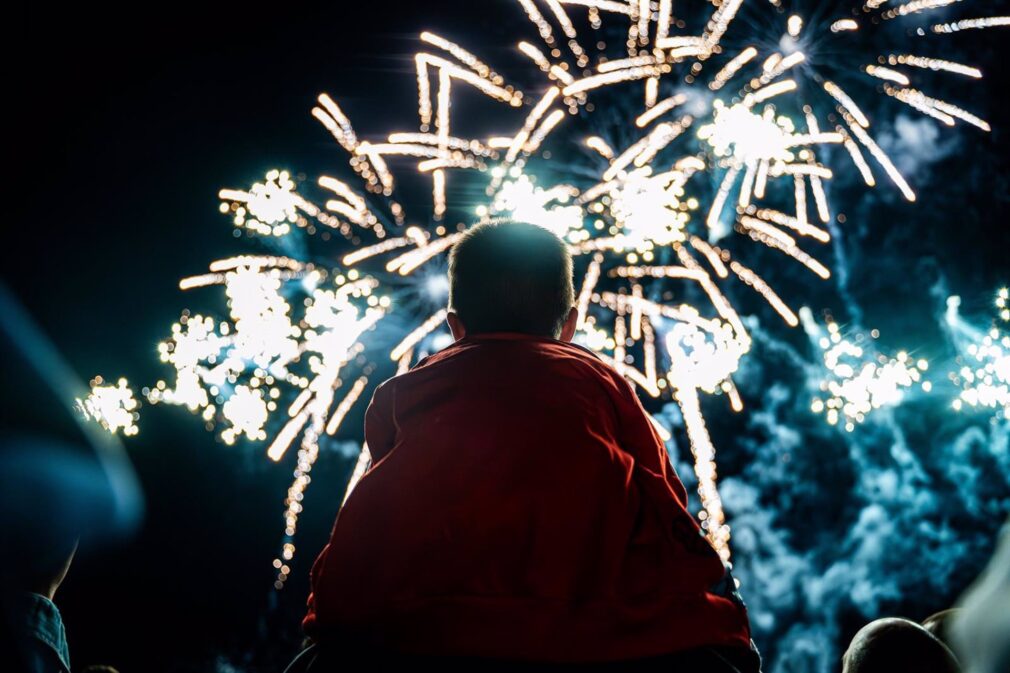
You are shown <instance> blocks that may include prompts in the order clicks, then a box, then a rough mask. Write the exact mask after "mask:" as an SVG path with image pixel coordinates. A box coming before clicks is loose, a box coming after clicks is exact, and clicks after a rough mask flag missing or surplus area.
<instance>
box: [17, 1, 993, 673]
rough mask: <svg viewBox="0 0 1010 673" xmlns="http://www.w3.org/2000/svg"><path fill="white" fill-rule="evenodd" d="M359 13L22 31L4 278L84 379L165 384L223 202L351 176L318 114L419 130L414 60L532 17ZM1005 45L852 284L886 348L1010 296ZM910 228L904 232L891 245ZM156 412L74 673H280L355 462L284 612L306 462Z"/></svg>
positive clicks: (318, 497) (48, 18)
mask: <svg viewBox="0 0 1010 673" xmlns="http://www.w3.org/2000/svg"><path fill="white" fill-rule="evenodd" d="M347 4H348V3H336V2H334V3H330V5H329V6H328V7H327V8H320V7H315V6H311V7H310V6H308V5H304V6H303V5H297V4H296V5H290V4H289V5H276V6H274V7H273V9H272V10H271V11H269V12H265V11H262V10H253V9H252V7H251V6H247V5H239V4H235V5H232V6H218V7H214V8H207V7H201V8H199V9H196V8H193V9H185V8H182V7H180V6H178V5H175V4H163V5H160V6H159V7H158V8H157V10H156V11H152V9H150V8H144V9H141V8H139V7H138V8H135V9H130V10H113V9H106V8H102V7H98V6H95V5H90V6H87V7H85V6H76V7H72V8H70V9H66V10H59V11H57V10H55V9H53V8H45V9H43V8H41V7H40V8H37V9H32V10H30V11H29V12H28V14H27V16H23V17H22V19H21V22H20V26H19V31H20V32H23V33H27V35H23V37H25V38H27V40H28V43H29V44H30V45H32V46H31V49H30V50H29V51H26V52H25V53H24V54H22V55H21V56H20V57H19V59H18V60H17V61H16V63H15V64H14V68H13V79H14V88H15V93H14V95H12V96H10V97H9V98H8V103H7V106H6V107H7V109H8V110H9V111H11V112H13V113H14V116H15V120H14V121H13V122H8V124H7V125H6V136H7V143H8V145H10V144H13V145H14V157H13V160H9V161H8V166H9V168H12V169H13V171H14V173H13V175H12V176H11V178H10V181H9V182H8V190H7V193H8V197H7V199H8V203H13V204H14V206H15V214H14V216H13V217H11V215H10V214H8V217H7V222H6V234H7V236H6V239H5V245H4V246H2V247H3V255H4V258H5V263H4V265H3V274H4V281H5V282H7V283H8V284H9V285H10V286H11V287H12V288H13V290H14V291H15V292H16V293H17V294H18V295H19V297H20V298H21V300H22V301H23V302H24V304H25V305H26V306H27V308H28V309H29V310H30V312H31V313H32V314H33V315H34V316H35V317H36V318H37V319H38V321H39V322H40V324H41V325H42V326H43V328H44V329H45V330H46V332H47V333H48V334H49V335H50V336H51V337H52V338H53V340H54V341H55V343H56V344H57V346H58V347H59V348H60V349H61V350H62V352H63V354H64V355H65V356H66V358H67V359H68V361H69V362H70V363H71V364H72V366H73V367H74V368H75V369H76V371H77V372H78V374H79V375H80V376H81V377H82V378H84V379H87V378H90V377H91V376H93V375H95V374H98V373H101V374H103V375H105V376H106V377H107V378H115V377H118V376H120V375H124V376H127V377H128V378H130V380H131V381H133V382H135V383H137V384H138V385H143V384H144V383H146V382H151V381H154V380H156V379H157V378H158V377H159V376H165V375H166V374H167V372H166V371H165V370H164V369H162V368H160V366H159V364H158V361H157V353H156V350H155V347H156V344H157V342H158V341H159V340H160V339H162V338H164V337H165V336H166V334H167V327H168V326H169V325H170V324H171V323H172V322H173V321H175V320H176V319H178V314H179V310H180V309H182V308H183V307H185V306H193V305H194V304H196V305H197V306H199V302H198V301H197V300H191V299H190V297H184V296H182V294H181V293H180V292H179V290H178V286H177V282H178V279H179V277H180V276H182V275H188V274H196V273H200V272H202V271H203V270H204V269H205V268H206V265H207V263H208V262H210V261H211V260H213V259H215V258H217V257H220V256H224V255H229V254H234V253H236V252H240V251H253V250H255V249H256V248H255V246H254V245H253V244H252V243H251V242H250V241H249V240H248V239H243V240H237V239H236V238H235V237H234V236H233V235H232V227H231V225H230V223H229V222H228V221H227V218H225V217H223V216H221V215H220V214H219V213H218V212H217V205H218V199H217V191H218V189H219V188H221V187H223V186H229V187H237V188H242V187H244V186H247V185H248V184H251V183H252V182H253V181H255V180H259V179H261V178H262V175H263V174H264V172H265V171H266V170H268V169H270V168H274V167H278V166H280V167H289V168H291V169H293V170H296V171H304V172H305V173H307V174H309V175H317V174H319V173H320V172H322V171H324V170H327V169H329V168H330V167H333V166H338V165H339V166H343V165H344V162H345V157H344V154H343V152H342V151H341V150H340V149H339V148H338V147H337V146H336V145H335V143H334V142H333V141H332V139H331V138H330V137H329V135H328V134H327V133H325V131H323V130H322V129H321V128H320V127H319V125H318V124H317V123H316V122H315V121H314V120H312V119H311V117H310V115H309V111H310V110H311V108H312V105H313V103H314V100H315V97H316V96H317V95H318V94H319V93H320V92H323V91H326V92H329V93H330V94H331V95H333V96H334V97H335V98H337V99H338V100H339V101H340V102H341V104H342V105H344V107H345V109H350V110H351V111H352V120H354V121H355V122H356V125H357V127H358V129H359V131H364V132H367V131H372V132H376V131H381V130H385V129H388V128H391V127H394V126H400V127H405V126H407V125H408V124H409V123H410V122H411V120H412V119H413V115H414V109H415V108H414V105H415V102H416V98H415V90H414V88H413V87H414V84H413V81H412V65H413V64H412V60H411V58H410V55H411V54H412V53H413V52H414V51H415V50H416V49H417V40H416V37H415V36H416V35H417V33H418V32H420V30H423V29H429V28H430V29H433V30H434V29H437V30H439V31H441V32H443V33H444V34H446V35H447V36H449V37H453V38H458V39H462V37H463V36H465V35H467V34H468V33H478V34H480V35H482V36H487V37H486V44H484V43H483V40H484V38H481V39H480V40H474V41H471V42H470V43H469V44H470V46H471V47H473V48H474V50H475V51H478V53H479V54H480V55H481V56H482V57H484V58H485V59H486V60H487V61H488V62H490V63H492V64H495V65H497V64H500V63H506V64H508V63H510V62H514V60H513V59H514V56H512V55H511V53H512V52H511V50H510V47H509V45H510V44H511V43H512V42H514V39H512V38H511V37H510V30H509V27H510V26H515V25H516V24H517V23H519V22H520V20H521V16H520V11H519V10H518V9H517V8H515V7H514V6H513V4H512V3H508V2H505V1H499V2H481V3H469V4H466V5H464V3H441V5H439V4H437V3H418V2H384V3H381V9H379V10H378V11H377V12H376V13H375V16H368V17H361V18H354V17H351V16H348V14H347V13H346V11H342V9H341V8H342V7H344V6H346V5H347ZM375 4H376V6H377V7H378V6H379V3H375ZM975 4H977V5H985V6H986V8H987V9H988V8H990V7H1004V8H1005V7H1006V5H1005V4H1004V3H995V2H994V3H990V2H978V3H975ZM463 6H479V8H480V9H479V11H476V10H475V11H472V12H469V13H466V12H465V11H464V10H461V9H459V7H463ZM448 7H453V10H452V11H451V12H450V11H449V10H448V9H444V8H448ZM993 13H995V12H993ZM524 29H525V27H524ZM1007 35H1008V33H1007V32H1006V30H1003V31H1002V32H999V31H991V32H990V33H989V34H988V35H985V36H984V37H985V39H987V40H988V41H989V43H991V45H992V46H989V47H978V48H977V50H976V51H975V52H974V53H975V58H974V60H973V62H974V63H976V64H978V65H980V66H982V67H983V69H984V70H986V72H987V80H986V84H985V85H984V87H982V86H980V87H977V88H976V89H975V90H974V91H975V96H974V97H973V98H971V99H970V102H971V103H972V105H971V107H972V109H973V110H975V111H977V112H979V113H980V114H981V116H983V117H986V118H987V119H988V120H989V121H990V122H991V123H992V126H993V128H994V131H993V133H992V134H989V135H985V134H982V133H976V132H974V130H971V129H969V130H964V129H962V130H959V131H958V132H957V133H958V135H959V138H960V140H959V143H960V144H959V145H958V148H957V150H956V151H954V152H951V153H949V154H948V155H947V156H945V157H944V158H942V159H941V160H939V161H937V162H936V163H934V164H933V165H932V166H931V168H930V169H929V170H928V171H927V172H926V173H924V174H923V176H924V177H925V179H926V180H928V181H930V184H931V185H933V187H934V188H933V189H930V188H922V189H920V199H919V201H918V203H916V204H915V206H914V207H913V208H910V207H908V206H904V205H902V206H901V208H902V209H903V210H900V211H899V210H896V209H894V208H892V207H890V206H888V205H887V204H885V205H884V207H883V209H882V213H881V214H880V215H878V216H877V217H878V219H879V220H880V221H877V222H873V221H869V220H870V219H872V218H867V219H868V221H867V222H866V223H865V224H864V225H861V228H860V230H859V231H860V234H859V241H858V249H859V250H860V251H863V252H864V254H865V260H862V261H861V263H860V265H859V266H858V267H857V268H854V269H853V280H852V289H851V294H852V295H853V296H855V298H856V300H857V301H859V302H860V303H861V304H862V308H863V311H864V312H865V313H866V314H869V315H867V316H866V319H865V320H864V322H865V323H866V324H872V325H874V326H877V327H882V328H885V329H884V331H885V333H890V334H894V333H896V332H899V333H900V332H901V329H900V328H899V327H898V325H899V322H898V321H897V318H896V317H895V316H894V311H893V310H892V309H893V306H888V302H886V301H884V300H883V299H881V298H880V294H881V293H884V292H888V293H890V292H892V291H893V296H894V297H896V299H895V300H894V301H895V302H898V303H904V302H908V304H907V305H908V306H913V307H914V306H920V307H925V306H927V304H928V301H927V300H928V298H929V296H930V293H929V286H931V285H935V280H936V279H937V278H941V277H942V278H943V279H944V282H945V283H946V284H947V289H948V290H949V291H950V292H951V293H954V294H961V295H962V296H963V297H964V299H965V305H966V307H968V308H970V309H971V310H972V311H974V312H975V314H976V315H979V316H981V315H984V311H985V306H986V304H987V302H989V300H990V299H991V294H992V291H993V290H994V289H995V288H996V287H997V286H999V285H1000V284H1001V283H1003V284H1005V283H1006V282H1007V281H1008V279H1010V264H1008V262H1007V255H1008V251H1010V233H1008V232H1010V226H1008V224H1007V222H1008V221H1007V217H1008V214H1010V209H1008V196H1007V179H1008V176H1010V165H1008V158H1007V157H1008V154H1010V140H1008V135H1007V134H1008V132H1010V114H1008V112H1007V109H1006V107H1003V100H1002V99H1003V98H1004V96H1005V92H1006V91H1007V86H1008V84H1010V80H1008V75H1007V72H1006V68H1005V63H1006V62H1007V59H1008V58H1010V50H1008V48H1007V46H1006V45H1007V44H1008V42H1010V41H1008V39H1007ZM969 37H970V38H973V39H976V40H981V39H983V35H982V33H978V34H977V35H975V36H969ZM959 39H960V38H959ZM997 43H1001V45H1002V46H999V47H998V48H997V47H996V46H995V45H996V44H997ZM958 44H959V48H960V45H963V44H965V42H964V40H962V41H961V42H959V43H958ZM478 48H479V49H478ZM955 60H956V59H955ZM502 69H503V70H505V71H506V72H507V69H506V66H502ZM1001 71H1002V72H1001ZM379 97H381V104H380V102H379V100H377V98H379ZM962 100H964V99H962ZM893 109H894V108H893V107H892V110H893ZM354 113H356V114H354ZM366 120H367V121H366ZM920 186H921V185H920ZM941 186H942V187H943V188H942V189H941V188H940V187H941ZM983 204H988V205H983ZM853 210H858V206H857V207H853ZM898 213H902V214H901V215H898ZM898 216H900V217H907V218H909V221H907V222H903V223H902V226H901V227H900V228H898V227H891V226H888V225H889V224H891V223H892V222H893V220H888V218H894V217H898ZM915 274H921V276H920V277H921V278H922V279H923V281H924V282H923V283H921V284H919V285H918V286H916V284H915V283H913V282H910V276H913V275H915ZM875 297H876V299H874V298H875ZM916 302H918V303H916ZM930 311H931V309H928V308H923V310H922V311H921V313H922V314H924V315H927V316H929V315H930ZM923 321H924V322H925V319H923ZM906 324H907V323H906ZM911 324H912V325H913V327H912V328H910V329H909V328H906V329H908V331H909V332H914V331H915V330H916V329H917V328H918V327H917V324H916V322H915V319H912V323H911ZM887 328H890V329H889V330H888V329H887ZM142 413H143V414H144V415H143V418H142V431H141V434H140V436H139V437H137V438H134V439H132V440H129V441H128V444H127V445H128V448H129V452H130V455H131V457H132V458H133V460H134V462H135V465H136V468H137V470H138V472H139V474H140V478H141V480H142V483H143V486H144V489H145V493H146V498H147V507H148V511H147V518H146V522H145V525H144V527H143V530H142V532H141V533H140V534H139V536H138V537H136V538H135V539H134V540H132V541H131V542H129V543H127V544H123V545H120V546H118V547H115V548H104V549H89V548H85V549H84V550H82V553H81V555H80V558H78V560H77V561H76V562H75V564H74V565H73V567H72V569H71V571H70V574H69V576H68V579H67V580H66V582H65V584H64V585H63V587H62V589H61V590H60V592H59V594H58V596H57V603H58V605H59V606H60V608H61V610H62V611H63V616H64V619H65V621H66V624H67V630H68V634H69V638H70V650H71V660H72V662H73V663H74V666H75V668H77V667H82V666H84V665H89V664H100V663H101V664H110V665H113V666H116V667H117V668H119V670H120V671H122V672H123V673H127V672H129V671H155V670H179V671H186V670H212V669H213V666H212V664H213V662H215V660H216V659H217V658H218V657H221V661H228V662H231V663H232V664H234V665H236V666H238V667H239V669H240V670H271V669H270V668H269V666H270V665H274V666H275V668H274V669H272V670H277V669H276V665H277V663H278V662H286V660H287V658H288V657H290V656H291V655H292V654H293V653H294V652H295V648H296V643H297V641H298V638H299V637H300V635H299V631H298V620H299V619H300V617H301V615H302V611H303V606H304V599H305V595H306V589H307V572H308V567H309V564H310V562H311V560H312V559H313V558H314V557H315V555H316V553H317V552H318V550H319V549H320V548H321V547H322V545H323V543H324V542H325V539H326V535H327V534H328V532H329V528H330V526H331V525H332V522H333V518H334V516H335V514H336V511H337V508H338V505H339V502H340V498H341V497H342V495H343V488H344V484H345V483H346V479H347V477H348V474H349V470H350V468H351V463H350V462H349V461H348V460H347V459H346V458H338V457H337V456H333V457H332V458H333V459H330V460H328V459H327V456H324V457H323V458H322V459H320V461H319V463H318V465H317V467H316V469H315V471H314V472H313V484H312V487H311V489H310V490H309V492H308V495H307V502H306V512H305V514H303V517H302V519H301V522H300V524H299V545H298V555H297V557H296V559H295V561H294V563H293V564H292V568H293V576H292V579H291V581H290V582H289V583H288V585H287V588H285V590H284V591H283V592H281V593H275V592H274V591H273V590H272V588H271V585H272V581H273V569H272V568H271V567H270V563H269V562H270V559H272V558H273V557H274V555H275V554H276V547H277V544H278V541H279V539H280V533H281V532H282V520H281V511H282V499H283V496H284V492H285V490H286V488H287V484H288V482H289V479H290V466H289V465H283V466H276V465H273V464H268V462H269V461H266V460H265V459H264V458H263V457H262V455H261V451H260V449H258V448H252V447H249V446H245V445H242V444H241V443H240V444H239V445H238V446H236V447H225V446H224V445H222V444H220V443H219V442H217V441H216V440H215V438H214V436H213V434H212V433H208V432H206V431H205V430H204V429H203V427H202V424H201V423H200V422H199V419H197V418H195V417H192V416H191V415H189V414H188V413H187V412H186V411H185V410H183V409H179V408H174V407H159V408H155V409H152V408H151V407H150V406H148V405H145V407H144V410H143V412H142ZM359 413H360V410H359ZM358 422H360V416H357V417H355V416H353V415H352V417H351V418H350V419H349V424H352V425H353V424H354V423H358ZM735 422H736V423H738V424H739V423H741V421H735ZM736 429H740V426H739V425H738V426H729V429H728V430H725V431H723V432H725V433H729V432H734V431H736ZM717 434H718V433H717ZM717 439H719V437H717ZM730 441H731V440H730ZM717 443H718V442H717ZM1004 497H1005V496H1004ZM996 523H998V522H996ZM971 570H973V571H974V570H977V568H972V569H971ZM965 575H966V578H967V579H970V576H971V573H970V572H967V571H966V573H965ZM967 579H961V580H960V581H961V582H962V583H963V582H965V581H967ZM958 590H959V589H958V588H957V587H950V592H949V593H950V594H951V595H956V593H957V591H958ZM261 666H266V668H260V667H261ZM221 670H225V669H221Z"/></svg>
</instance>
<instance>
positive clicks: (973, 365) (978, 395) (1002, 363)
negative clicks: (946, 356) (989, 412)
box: [951, 288, 1010, 420]
mask: <svg viewBox="0 0 1010 673" xmlns="http://www.w3.org/2000/svg"><path fill="white" fill-rule="evenodd" d="M996 309H997V314H998V317H999V320H1001V321H1002V322H1004V323H1006V322H1008V321H1010V291H1008V290H1007V289H1006V288H1003V289H1001V290H1000V291H999V292H998V293H997V295H996ZM965 360H967V363H966V364H963V366H962V367H961V368H960V370H958V372H957V373H956V374H951V379H952V380H953V381H954V383H955V384H956V385H958V386H959V387H960V388H961V392H960V394H959V395H958V397H957V399H955V400H954V402H953V404H952V406H953V408H954V409H955V410H958V411H960V410H962V409H963V408H964V406H965V405H968V406H970V407H980V408H984V409H994V410H995V411H996V413H997V414H998V415H999V416H1002V417H1003V419H1005V420H1010V333H1007V332H1004V331H1003V330H1001V329H1000V327H999V326H998V325H994V326H993V327H992V328H991V329H990V330H989V331H988V332H986V333H985V334H984V335H982V337H981V339H980V340H979V341H978V342H977V343H972V344H970V345H969V346H968V348H967V357H966V358H965Z"/></svg>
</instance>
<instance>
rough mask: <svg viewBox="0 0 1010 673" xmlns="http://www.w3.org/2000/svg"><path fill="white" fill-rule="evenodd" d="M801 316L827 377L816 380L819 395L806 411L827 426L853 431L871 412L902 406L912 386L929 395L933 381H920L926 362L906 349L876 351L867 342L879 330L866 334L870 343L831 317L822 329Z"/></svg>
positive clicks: (806, 315)
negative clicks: (821, 416) (886, 352)
mask: <svg viewBox="0 0 1010 673" xmlns="http://www.w3.org/2000/svg"><path fill="white" fill-rule="evenodd" d="M800 315H801V317H802V319H803V326H804V329H806V331H807V334H809V335H810V337H811V338H812V339H813V340H814V341H815V342H816V344H817V346H818V348H819V349H820V350H821V352H822V356H823V359H824V370H825V372H826V373H827V377H826V378H824V379H823V380H822V381H821V382H820V389H821V393H822V395H820V396H818V397H815V398H814V399H813V401H812V402H811V404H810V410H811V411H813V412H814V413H815V414H824V418H825V420H827V422H828V423H829V424H831V425H838V424H841V425H842V426H843V427H844V428H845V429H846V430H847V431H848V432H852V431H853V430H855V428H856V425H857V424H859V423H862V422H863V421H865V420H866V417H867V415H869V414H870V412H872V411H873V410H874V409H880V408H881V407H893V406H897V405H898V404H901V402H902V400H903V399H904V397H905V395H906V394H908V393H909V392H911V390H912V388H913V387H914V386H916V385H919V386H920V387H921V389H922V390H923V392H927V393H928V392H930V391H931V390H932V388H933V384H932V382H930V381H927V380H924V379H923V375H924V372H926V370H927V369H929V362H928V361H927V360H926V359H925V358H918V359H913V358H912V357H910V356H909V354H908V353H907V352H905V351H901V352H899V353H898V354H897V355H896V356H894V357H887V356H886V355H883V354H882V353H878V352H875V349H874V348H873V346H872V343H867V342H868V341H870V340H873V339H876V338H877V337H878V336H879V333H878V332H877V330H872V331H871V332H870V340H868V339H866V337H865V335H863V334H855V335H844V334H843V333H842V329H841V327H839V325H838V323H836V322H835V321H834V320H833V319H832V318H831V317H830V316H828V317H827V320H826V322H825V328H824V329H822V328H821V327H820V326H819V325H817V324H816V323H815V322H814V320H813V318H812V317H811V315H810V311H809V310H806V309H801V313H800ZM864 344H865V345H864Z"/></svg>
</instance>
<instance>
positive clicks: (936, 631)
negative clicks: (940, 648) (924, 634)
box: [922, 608, 960, 650]
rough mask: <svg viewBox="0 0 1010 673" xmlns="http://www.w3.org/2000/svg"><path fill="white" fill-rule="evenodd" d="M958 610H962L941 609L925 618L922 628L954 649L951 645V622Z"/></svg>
mask: <svg viewBox="0 0 1010 673" xmlns="http://www.w3.org/2000/svg"><path fill="white" fill-rule="evenodd" d="M958 612H960V610H958V609H957V608H951V609H949V610H941V611H940V612H937V613H935V614H932V615H930V616H929V617H926V618H925V619H923V620H922V628H924V629H926V630H927V631H929V632H930V633H932V634H933V635H934V636H936V637H937V638H938V639H939V640H940V642H942V643H943V644H944V645H946V646H947V647H950V648H951V650H953V649H954V648H953V647H952V646H951V642H950V624H951V620H953V619H954V617H955V616H956V615H957V613H958Z"/></svg>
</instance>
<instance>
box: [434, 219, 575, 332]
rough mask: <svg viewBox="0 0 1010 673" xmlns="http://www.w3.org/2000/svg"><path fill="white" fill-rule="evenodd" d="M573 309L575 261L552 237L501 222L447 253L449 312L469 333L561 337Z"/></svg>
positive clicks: (471, 232)
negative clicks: (509, 333) (515, 333)
mask: <svg viewBox="0 0 1010 673" xmlns="http://www.w3.org/2000/svg"><path fill="white" fill-rule="evenodd" d="M574 304H575V291H574V289H573V287H572V256H571V254H570V253H569V252H568V247H567V246H566V245H565V243H564V242H563V241H562V240H561V239H559V238H558V237H557V236H555V235H554V234H553V233H551V232H550V231H548V230H547V229H544V228H543V227H539V226H537V225H535V224H529V223H527V222H519V221H516V220H512V219H507V218H500V219H494V220H488V221H485V222H481V223H479V224H476V225H474V226H473V227H471V228H470V229H468V230H467V231H466V232H465V233H464V234H463V236H462V237H461V238H460V239H459V240H458V241H457V242H456V244H455V245H454V246H453V248H452V250H451V251H450V252H449V308H450V310H452V311H455V313H456V315H458V316H459V319H460V320H461V321H462V322H463V325H464V326H465V327H466V331H467V333H468V334H469V333H481V332H525V333H528V334H541V335H549V336H552V337H553V338H555V339H556V338H558V336H559V335H560V334H561V328H562V327H563V326H564V323H565V318H566V317H567V316H568V313H569V311H571V309H572V306H574Z"/></svg>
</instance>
